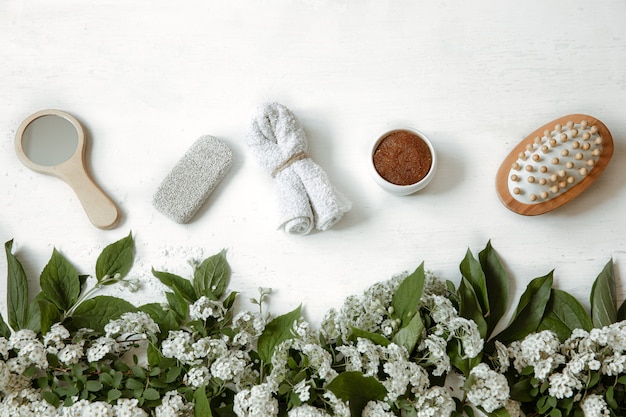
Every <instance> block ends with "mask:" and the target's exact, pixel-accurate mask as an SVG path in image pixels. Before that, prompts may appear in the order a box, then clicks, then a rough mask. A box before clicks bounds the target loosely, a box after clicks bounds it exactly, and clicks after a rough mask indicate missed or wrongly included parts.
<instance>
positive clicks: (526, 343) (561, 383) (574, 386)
mask: <svg viewBox="0 0 626 417" xmlns="http://www.w3.org/2000/svg"><path fill="white" fill-rule="evenodd" d="M509 355H510V357H511V359H512V362H513V366H514V367H515V369H516V370H517V371H518V372H521V371H522V370H523V369H524V368H526V367H527V366H531V367H533V369H534V375H535V377H536V378H537V379H539V380H540V381H548V383H549V389H548V394H549V395H550V396H552V397H555V398H557V399H564V398H574V399H575V400H576V401H579V400H581V399H582V394H581V390H583V389H584V388H586V386H587V382H588V380H589V377H590V375H591V373H593V372H598V373H600V374H601V375H606V376H617V375H620V374H623V373H624V370H625V369H626V322H625V321H622V322H618V323H614V324H612V325H610V326H606V327H603V328H599V329H598V328H596V329H592V330H591V331H590V332H587V331H585V330H582V329H576V330H574V331H573V332H572V335H571V336H570V337H569V338H568V339H567V340H566V341H565V342H563V343H562V344H561V343H560V342H559V339H558V338H557V336H556V335H555V334H554V333H553V332H550V331H542V332H538V333H533V334H531V335H528V336H527V337H526V338H524V339H523V340H521V341H516V342H513V343H511V345H510V346H509ZM586 400H587V399H586ZM596 403H597V401H595V402H594V401H593V400H592V402H591V404H596ZM588 407H591V406H588ZM586 415H587V414H586ZM590 415H596V414H590ZM598 415H601V414H598Z"/></svg>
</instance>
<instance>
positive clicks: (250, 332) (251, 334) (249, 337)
mask: <svg viewBox="0 0 626 417" xmlns="http://www.w3.org/2000/svg"><path fill="white" fill-rule="evenodd" d="M233 327H234V328H236V329H237V330H238V331H237V334H236V335H235V336H234V337H233V345H236V346H237V345H238V346H249V347H250V348H252V345H253V344H254V343H255V342H256V339H257V338H258V337H259V336H260V335H261V333H263V330H264V329H265V322H264V321H263V318H262V317H261V315H260V314H258V313H256V314H255V313H250V312H248V311H242V312H239V313H237V315H236V316H235V318H233Z"/></svg>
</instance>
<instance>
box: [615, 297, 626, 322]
mask: <svg viewBox="0 0 626 417" xmlns="http://www.w3.org/2000/svg"><path fill="white" fill-rule="evenodd" d="M623 320H626V300H624V302H623V303H622V306H621V307H620V308H619V310H617V321H623Z"/></svg>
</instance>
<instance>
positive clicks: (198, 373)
mask: <svg viewBox="0 0 626 417" xmlns="http://www.w3.org/2000/svg"><path fill="white" fill-rule="evenodd" d="M210 379H211V372H209V369H208V368H207V367H206V366H197V367H194V368H191V369H189V371H187V374H186V375H185V378H184V380H183V381H184V382H185V384H187V385H189V386H191V387H194V388H198V387H200V386H202V385H204V384H207V383H208V382H209V380H210Z"/></svg>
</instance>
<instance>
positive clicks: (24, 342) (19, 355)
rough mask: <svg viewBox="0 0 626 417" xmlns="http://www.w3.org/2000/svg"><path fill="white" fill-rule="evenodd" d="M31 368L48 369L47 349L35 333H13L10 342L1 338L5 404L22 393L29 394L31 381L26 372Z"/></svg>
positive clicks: (0, 394) (1, 386) (0, 380)
mask: <svg viewBox="0 0 626 417" xmlns="http://www.w3.org/2000/svg"><path fill="white" fill-rule="evenodd" d="M31 367H34V368H36V369H40V370H41V369H46V368H47V367H48V359H47V352H46V347H45V345H44V344H43V343H42V342H41V341H39V340H38V339H37V335H36V334H35V332H33V331H32V330H26V329H25V330H19V331H17V332H15V333H13V334H12V335H11V336H10V337H9V339H8V340H7V339H6V338H4V337H0V398H3V397H4V401H3V402H7V401H13V398H18V397H20V395H21V394H20V393H22V392H27V391H25V390H27V389H28V388H29V387H30V385H31V380H30V378H28V377H26V376H25V375H24V372H25V371H26V369H28V368H31ZM28 392H30V391H28ZM29 395H30V394H29ZM27 398H28V396H27Z"/></svg>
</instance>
